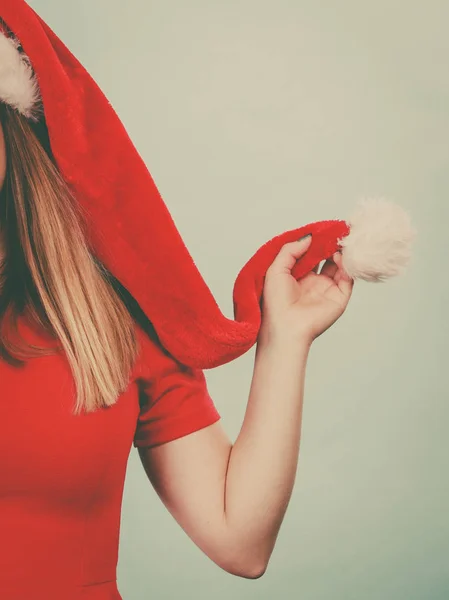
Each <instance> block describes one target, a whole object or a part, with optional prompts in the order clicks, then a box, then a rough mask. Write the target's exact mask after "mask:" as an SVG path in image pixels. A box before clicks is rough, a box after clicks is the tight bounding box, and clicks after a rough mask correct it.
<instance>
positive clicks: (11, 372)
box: [0, 319, 219, 600]
mask: <svg viewBox="0 0 449 600" xmlns="http://www.w3.org/2000/svg"><path fill="white" fill-rule="evenodd" d="M19 331H20V332H21V333H22V335H23V336H24V337H25V339H27V340H29V341H31V342H33V341H34V342H35V343H39V344H40V345H47V343H48V341H49V338H48V337H47V336H45V337H44V335H43V334H42V333H40V332H38V331H37V330H36V329H35V328H34V326H31V325H30V324H29V323H28V322H27V321H25V319H22V320H19ZM137 331H138V336H139V340H140V342H141V345H142V346H141V347H142V351H141V353H140V356H139V359H138V361H137V362H136V365H135V368H134V371H133V374H132V378H131V381H130V385H129V387H128V389H127V391H126V392H125V393H124V394H122V396H120V398H119V400H118V401H117V403H116V404H115V405H114V406H112V407H110V408H106V409H102V410H98V411H96V412H94V413H89V414H84V415H79V416H75V415H73V413H72V410H73V405H74V396H75V385H74V381H73V377H72V375H71V371H70V368H69V365H68V362H67V360H66V358H65V356H64V355H63V354H58V355H53V356H44V357H39V358H33V359H30V360H29V361H28V363H27V364H26V366H25V367H23V368H19V369H18V368H14V367H12V366H10V365H8V364H6V363H5V362H2V361H1V360H0V381H1V390H2V392H1V396H0V539H1V543H0V596H1V597H2V598H5V600H78V599H81V598H82V599H83V600H120V598H121V597H120V594H119V592H118V590H117V586H116V566H117V559H118V543H119V527H120V512H121V502H122V494H123V487H124V481H125V471H126V466H127V461H128V457H129V453H130V450H131V447H132V445H133V444H134V446H136V447H145V446H146V447H150V446H154V445H157V444H161V443H164V442H169V441H171V440H174V439H176V438H180V437H182V436H185V435H187V434H189V433H192V432H194V431H197V430H199V429H201V428H203V427H206V426H208V425H211V424H212V423H214V422H216V421H217V420H218V419H219V415H218V413H217V411H216V409H215V407H214V405H213V403H212V400H211V398H210V396H209V394H208V391H207V387H206V382H205V377H204V374H203V372H202V371H198V370H192V369H187V368H183V367H181V366H180V365H179V364H178V363H176V362H175V361H174V360H173V359H172V358H170V357H169V356H168V355H167V354H166V353H165V352H164V351H163V350H162V349H161V347H160V346H158V345H157V343H156V342H153V341H150V339H149V338H148V337H147V335H146V334H144V333H143V331H142V330H141V329H140V328H139V327H138V326H137Z"/></svg>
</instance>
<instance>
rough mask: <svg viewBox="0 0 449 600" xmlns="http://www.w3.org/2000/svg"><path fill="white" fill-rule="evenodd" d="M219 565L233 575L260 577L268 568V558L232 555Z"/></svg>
mask: <svg viewBox="0 0 449 600" xmlns="http://www.w3.org/2000/svg"><path fill="white" fill-rule="evenodd" d="M219 566H220V567H221V568H222V569H223V570H224V571H226V572H227V573H229V574H230V575H234V576H235V577H241V578H243V579H260V578H261V577H263V576H264V575H265V573H266V571H267V568H268V560H264V559H256V557H254V556H251V557H247V558H242V556H241V555H240V556H239V557H234V558H233V559H232V560H227V561H223V562H221V563H220V564H219Z"/></svg>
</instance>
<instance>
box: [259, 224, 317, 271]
mask: <svg viewBox="0 0 449 600" xmlns="http://www.w3.org/2000/svg"><path fill="white" fill-rule="evenodd" d="M311 241H312V235H311V234H309V235H306V236H304V237H303V238H301V239H300V240H298V241H296V242H289V243H287V244H284V245H283V246H282V248H281V249H280V251H279V253H278V255H277V256H276V258H275V259H274V261H273V262H272V263H271V265H270V268H269V269H268V271H267V275H268V274H271V275H276V274H279V273H283V274H286V273H287V274H289V273H291V270H292V269H293V267H294V266H295V264H296V262H297V260H298V259H300V258H301V257H302V256H303V255H304V254H305V253H306V252H307V250H308V248H309V246H310V243H311Z"/></svg>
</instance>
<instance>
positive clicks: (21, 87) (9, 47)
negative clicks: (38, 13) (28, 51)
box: [0, 33, 40, 120]
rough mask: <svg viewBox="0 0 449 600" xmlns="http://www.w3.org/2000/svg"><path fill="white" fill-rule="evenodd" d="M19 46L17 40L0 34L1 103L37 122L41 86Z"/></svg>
mask: <svg viewBox="0 0 449 600" xmlns="http://www.w3.org/2000/svg"><path fill="white" fill-rule="evenodd" d="M19 45H20V44H19V42H18V41H17V40H16V39H13V38H9V37H7V36H6V35H4V34H3V33H0V101H2V102H4V103H5V104H8V105H9V106H11V107H12V108H14V109H15V110H17V111H18V112H19V113H21V114H22V115H24V116H25V117H26V118H28V119H31V120H35V119H36V118H37V117H38V114H39V110H40V93H39V86H38V83H37V80H36V76H35V75H34V73H33V69H32V66H31V64H30V61H29V59H28V57H27V56H26V55H25V54H23V53H22V52H21V51H20V50H19Z"/></svg>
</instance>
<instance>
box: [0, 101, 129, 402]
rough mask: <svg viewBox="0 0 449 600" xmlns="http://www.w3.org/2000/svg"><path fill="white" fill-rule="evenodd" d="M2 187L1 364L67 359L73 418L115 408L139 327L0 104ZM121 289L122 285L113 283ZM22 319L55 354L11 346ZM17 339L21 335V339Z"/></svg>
mask: <svg viewBox="0 0 449 600" xmlns="http://www.w3.org/2000/svg"><path fill="white" fill-rule="evenodd" d="M0 122H1V124H2V129H3V135H4V143H5V149H6V161H7V165H6V179H5V181H4V184H3V188H2V190H1V193H0V237H1V238H2V241H3V254H4V256H3V258H2V259H1V260H0V328H1V329H0V332H1V334H0V356H1V357H2V358H3V359H4V360H5V361H7V362H8V363H9V364H11V365H13V366H16V367H21V366H23V365H24V364H25V362H24V359H29V358H32V357H36V356H42V355H48V354H55V353H58V352H61V350H62V351H63V352H65V354H66V357H67V360H68V362H69V365H70V368H71V371H72V374H73V377H74V381H75V386H76V392H77V397H76V403H75V406H74V412H75V413H80V412H82V411H86V412H91V411H93V410H96V409H98V408H101V407H106V406H111V405H112V404H114V403H115V402H116V401H117V399H118V397H119V396H120V394H121V393H123V392H124V391H125V390H126V388H127V387H128V385H129V378H130V373H131V369H132V367H133V365H134V362H135V360H136V358H137V355H138V352H139V344H138V338H137V335H136V328H135V321H134V319H133V316H132V314H131V312H130V310H129V307H128V306H127V305H126V302H125V296H124V295H122V294H121V293H120V288H119V286H118V285H114V278H113V277H112V276H111V274H110V273H108V271H107V270H106V269H105V267H104V266H103V265H102V264H101V263H100V262H99V261H98V260H97V259H96V258H95V256H94V254H93V252H92V251H91V249H90V248H89V247H88V243H87V241H86V239H87V238H86V235H85V227H84V217H83V213H82V211H81V209H80V208H79V205H77V203H76V199H75V198H73V195H72V193H71V191H70V190H69V187H68V186H67V185H66V183H65V182H64V180H63V178H62V176H61V174H60V172H59V171H58V168H57V166H56V164H55V162H54V160H53V157H52V155H51V151H50V148H49V145H48V144H47V143H46V137H45V134H43V132H45V127H42V126H41V129H40V133H41V134H42V135H40V133H39V130H36V128H35V127H34V126H33V125H31V123H30V122H29V121H28V120H27V119H25V118H24V117H22V116H21V115H20V114H18V113H17V112H16V111H14V110H13V109H11V108H10V107H8V106H7V105H4V104H2V105H0ZM116 283H118V282H116ZM24 314H27V315H28V316H30V317H31V318H32V320H33V321H34V322H35V323H36V324H37V325H38V326H39V327H41V328H43V330H44V331H45V332H47V333H48V334H50V336H51V338H52V339H53V338H54V339H55V341H56V342H57V343H56V345H55V346H54V347H40V346H35V345H30V344H27V343H26V342H25V340H23V339H22V342H23V343H19V344H17V343H15V342H13V341H12V339H11V336H10V333H17V331H18V329H17V319H18V317H19V316H20V315H24ZM19 337H20V336H19Z"/></svg>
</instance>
